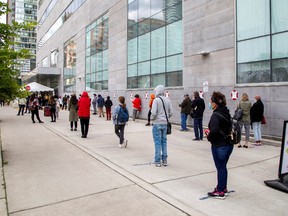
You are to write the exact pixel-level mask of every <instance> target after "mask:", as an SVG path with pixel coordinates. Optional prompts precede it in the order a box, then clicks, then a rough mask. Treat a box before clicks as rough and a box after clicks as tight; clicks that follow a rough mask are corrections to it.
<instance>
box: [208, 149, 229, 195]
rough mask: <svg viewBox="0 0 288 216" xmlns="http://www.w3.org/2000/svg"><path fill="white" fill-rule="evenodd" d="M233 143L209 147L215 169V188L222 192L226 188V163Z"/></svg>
mask: <svg viewBox="0 0 288 216" xmlns="http://www.w3.org/2000/svg"><path fill="white" fill-rule="evenodd" d="M233 147H234V146H233V145H224V146H220V147H213V146H212V147H211V150H212V155H213V159H214V163H215V166H216V169H217V180H218V183H217V190H218V191H219V192H223V191H224V190H225V189H226V188H227V178H228V171H227V163H228V160H229V157H230V155H231V153H232V151H233Z"/></svg>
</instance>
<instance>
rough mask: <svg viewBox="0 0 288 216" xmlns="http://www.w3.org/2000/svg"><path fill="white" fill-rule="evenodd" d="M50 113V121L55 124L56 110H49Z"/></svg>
mask: <svg viewBox="0 0 288 216" xmlns="http://www.w3.org/2000/svg"><path fill="white" fill-rule="evenodd" d="M50 113H51V121H54V122H56V109H53V108H52V109H50Z"/></svg>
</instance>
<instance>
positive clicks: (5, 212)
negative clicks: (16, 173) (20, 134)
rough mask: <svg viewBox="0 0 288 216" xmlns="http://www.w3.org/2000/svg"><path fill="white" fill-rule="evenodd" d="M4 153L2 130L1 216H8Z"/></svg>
mask: <svg viewBox="0 0 288 216" xmlns="http://www.w3.org/2000/svg"><path fill="white" fill-rule="evenodd" d="M3 163H4V161H3V151H2V139H1V129H0V171H1V173H0V184H1V186H0V215H2V216H8V206H7V196H6V189H5V178H4V168H3Z"/></svg>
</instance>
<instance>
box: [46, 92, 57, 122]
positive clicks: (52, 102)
mask: <svg viewBox="0 0 288 216" xmlns="http://www.w3.org/2000/svg"><path fill="white" fill-rule="evenodd" d="M48 105H49V107H50V113H51V122H56V100H55V98H54V96H50V98H49V100H48Z"/></svg>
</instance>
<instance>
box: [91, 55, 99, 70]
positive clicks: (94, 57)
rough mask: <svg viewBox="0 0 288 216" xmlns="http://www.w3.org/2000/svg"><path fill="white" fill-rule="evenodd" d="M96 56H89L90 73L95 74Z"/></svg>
mask: <svg viewBox="0 0 288 216" xmlns="http://www.w3.org/2000/svg"><path fill="white" fill-rule="evenodd" d="M96 65H97V62H96V55H93V56H91V67H90V68H91V73H95V72H96Z"/></svg>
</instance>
